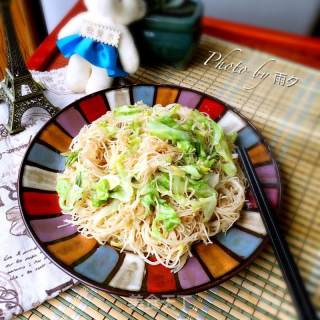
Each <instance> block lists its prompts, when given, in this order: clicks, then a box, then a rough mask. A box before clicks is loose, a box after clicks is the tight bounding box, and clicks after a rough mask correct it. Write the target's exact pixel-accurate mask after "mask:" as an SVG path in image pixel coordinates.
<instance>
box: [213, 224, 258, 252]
mask: <svg viewBox="0 0 320 320" xmlns="http://www.w3.org/2000/svg"><path fill="white" fill-rule="evenodd" d="M216 239H217V240H218V241H219V242H220V243H221V244H222V245H224V246H225V247H226V248H228V249H229V250H231V251H232V252H234V253H235V254H237V255H238V256H239V257H243V258H247V257H249V256H250V255H251V254H252V253H253V252H254V251H255V250H256V248H257V247H258V246H259V245H260V243H261V242H262V239H261V238H258V237H255V236H254V235H252V234H249V233H246V232H244V231H242V230H239V229H236V228H234V227H233V228H231V229H230V230H228V231H227V233H222V232H221V233H220V234H219V235H218V236H217V238H216Z"/></svg>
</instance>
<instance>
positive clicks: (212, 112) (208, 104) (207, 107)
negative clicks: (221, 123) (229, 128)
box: [199, 98, 225, 120]
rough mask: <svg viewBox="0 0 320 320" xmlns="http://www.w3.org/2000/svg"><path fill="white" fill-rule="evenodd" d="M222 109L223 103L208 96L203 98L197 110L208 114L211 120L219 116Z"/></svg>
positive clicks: (223, 108)
mask: <svg viewBox="0 0 320 320" xmlns="http://www.w3.org/2000/svg"><path fill="white" fill-rule="evenodd" d="M224 110H225V107H224V105H223V104H221V103H220V102H218V101H215V100H213V99H210V98H204V99H203V100H202V102H201V104H200V107H199V111H201V112H203V113H206V114H208V115H209V116H210V117H211V119H213V120H215V119H217V118H219V116H220V115H221V114H222V113H223V112H224Z"/></svg>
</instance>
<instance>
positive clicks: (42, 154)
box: [27, 143, 65, 171]
mask: <svg viewBox="0 0 320 320" xmlns="http://www.w3.org/2000/svg"><path fill="white" fill-rule="evenodd" d="M27 159H28V160H29V161H32V162H34V163H37V164H39V165H41V166H44V167H46V168H49V169H53V170H57V171H63V170H64V168H65V158H64V157H63V156H61V155H60V154H59V153H57V152H55V151H52V150H51V149H49V148H48V147H46V146H44V145H42V144H39V143H35V144H34V145H33V147H32V148H31V150H30V152H29V155H28V158H27Z"/></svg>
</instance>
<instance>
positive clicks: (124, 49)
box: [57, 0, 146, 94]
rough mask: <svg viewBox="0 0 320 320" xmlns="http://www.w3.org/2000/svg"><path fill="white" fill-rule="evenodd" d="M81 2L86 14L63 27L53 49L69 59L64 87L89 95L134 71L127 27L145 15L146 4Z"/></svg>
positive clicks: (134, 53) (138, 0)
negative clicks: (115, 78)
mask: <svg viewBox="0 0 320 320" xmlns="http://www.w3.org/2000/svg"><path fill="white" fill-rule="evenodd" d="M84 2H85V5H86V7H87V9H88V11H87V12H83V13H80V14H79V15H77V16H76V17H74V18H73V19H71V20H70V21H69V23H67V24H66V25H65V27H64V28H63V29H62V30H61V31H60V33H59V35H58V41H57V46H58V48H59V49H60V51H61V52H62V54H63V55H64V56H65V57H67V58H69V57H70V60H69V64H68V66H67V71H66V83H67V86H68V87H69V88H70V89H71V90H72V91H73V92H84V91H86V93H88V94H89V93H92V92H95V91H98V90H103V89H106V88H109V87H110V86H111V85H112V80H113V78H114V77H124V76H127V75H128V74H131V73H134V72H136V71H137V69H138V67H139V55H138V51H137V48H136V46H135V43H134V41H133V38H132V36H131V34H130V31H129V30H128V28H127V25H129V24H130V23H132V22H134V21H136V20H139V19H141V18H142V17H143V16H144V15H145V13H146V4H145V2H144V1H143V0H84ZM120 63H121V65H120ZM121 66H122V67H121ZM122 68H123V69H122Z"/></svg>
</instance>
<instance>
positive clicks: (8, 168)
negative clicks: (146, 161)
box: [0, 69, 82, 320]
mask: <svg viewBox="0 0 320 320" xmlns="http://www.w3.org/2000/svg"><path fill="white" fill-rule="evenodd" d="M64 73H65V69H59V70H54V71H52V72H36V71H35V72H32V74H33V77H34V78H35V79H36V80H37V81H38V82H41V83H42V84H43V85H44V87H45V88H46V89H47V90H46V91H45V95H46V96H47V98H48V99H49V100H50V101H51V102H52V103H53V104H54V105H56V106H58V107H60V108H63V107H65V106H66V105H68V104H69V103H71V102H73V101H74V100H76V99H78V98H80V97H81V96H82V95H80V94H72V93H71V92H70V91H68V90H67V89H66V88H65V86H64ZM7 117H8V112H7V105H6V104H4V103H2V104H0V217H1V223H0V320H6V319H10V318H11V317H12V316H13V315H17V314H20V313H23V312H25V311H27V310H29V309H31V308H34V307H36V306H38V305H39V304H41V303H42V302H43V301H45V300H47V299H50V298H52V297H54V296H56V295H57V294H59V292H61V291H64V290H66V289H68V288H70V287H71V286H73V285H74V284H75V283H76V281H75V280H74V279H72V278H71V277H70V276H69V275H67V274H66V273H64V272H63V271H61V270H60V269H59V268H57V267H56V266H55V265H54V264H53V263H52V262H51V261H50V260H49V259H48V258H47V257H46V256H45V255H44V254H43V253H42V252H41V251H40V249H39V248H38V247H37V245H36V244H35V242H34V241H33V240H32V239H31V237H30V236H29V234H28V231H27V230H26V227H25V225H24V223H23V220H22V217H21V213H20V210H19V205H18V195H17V180H18V174H19V168H20V165H21V161H22V158H23V155H24V153H25V150H26V148H27V147H28V145H29V144H30V141H31V139H32V137H33V136H34V135H35V134H36V133H37V131H38V130H39V129H40V128H41V126H42V125H43V124H44V123H45V122H46V121H47V120H48V119H49V116H48V114H47V113H46V112H45V111H44V110H42V109H40V108H39V109H36V108H33V109H31V110H29V111H27V112H26V113H25V115H24V116H23V124H24V126H25V127H26V130H25V131H23V132H21V133H19V134H16V135H14V136H10V135H8V132H7V130H6V129H5V127H4V124H5V123H6V122H7Z"/></svg>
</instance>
